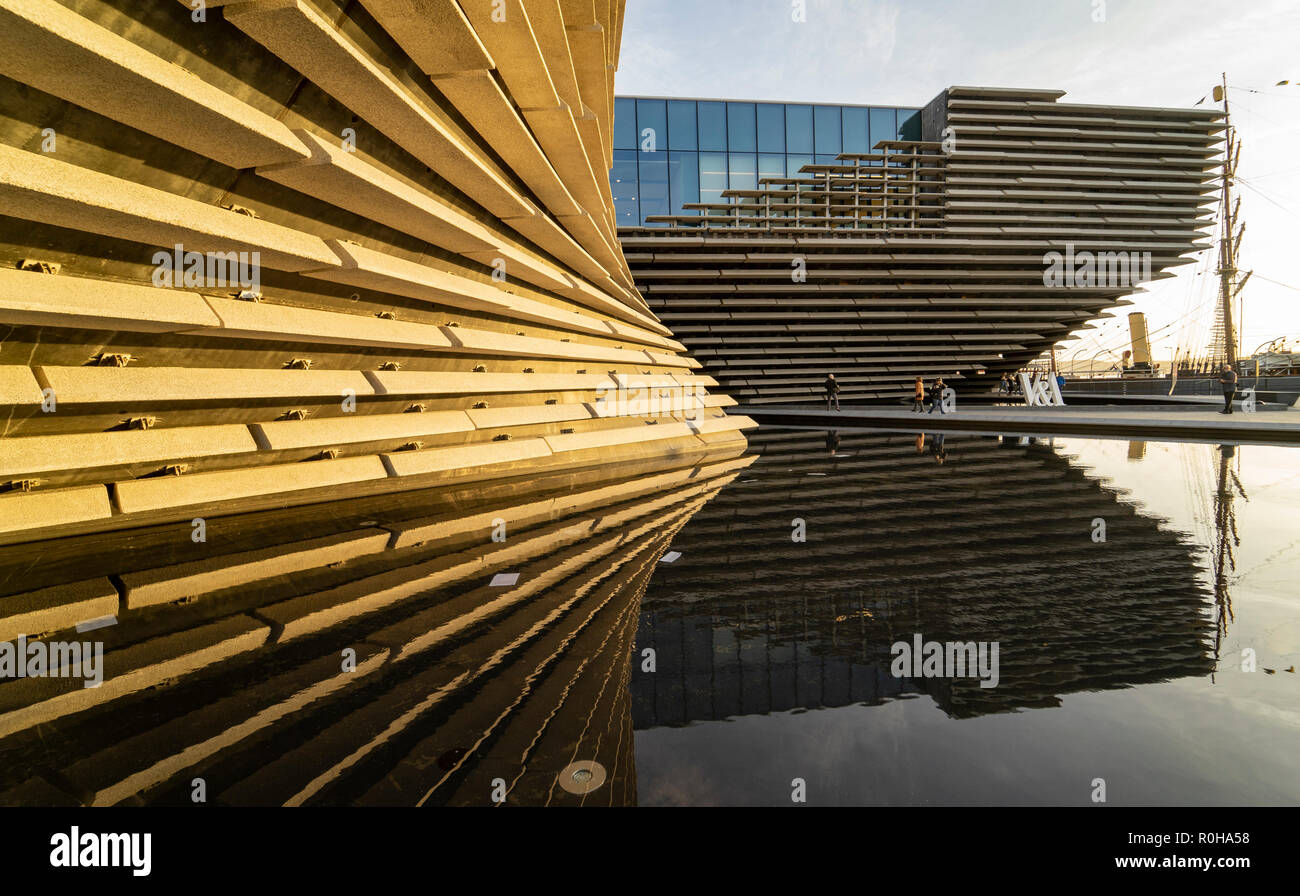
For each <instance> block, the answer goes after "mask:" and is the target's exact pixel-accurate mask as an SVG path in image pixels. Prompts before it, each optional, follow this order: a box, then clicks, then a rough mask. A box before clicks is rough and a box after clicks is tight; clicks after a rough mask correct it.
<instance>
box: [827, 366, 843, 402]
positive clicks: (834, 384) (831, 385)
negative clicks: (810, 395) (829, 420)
mask: <svg viewBox="0 0 1300 896" xmlns="http://www.w3.org/2000/svg"><path fill="white" fill-rule="evenodd" d="M832 401H833V402H835V410H837V411H838V410H839V409H840V383H839V380H837V379H835V374H833V373H828V374H826V410H828V411H829V410H830V409H831V402H832Z"/></svg>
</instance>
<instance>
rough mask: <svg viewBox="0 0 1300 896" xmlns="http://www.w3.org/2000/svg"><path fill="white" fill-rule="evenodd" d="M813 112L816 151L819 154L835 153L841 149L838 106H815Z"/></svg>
mask: <svg viewBox="0 0 1300 896" xmlns="http://www.w3.org/2000/svg"><path fill="white" fill-rule="evenodd" d="M813 114H814V116H815V119H816V126H815V131H816V134H817V152H818V153H819V154H821V155H836V154H837V153H839V152H840V151H841V150H842V149H843V142H842V141H841V138H840V107H839V106H817V107H816V109H815V110H814V113H813Z"/></svg>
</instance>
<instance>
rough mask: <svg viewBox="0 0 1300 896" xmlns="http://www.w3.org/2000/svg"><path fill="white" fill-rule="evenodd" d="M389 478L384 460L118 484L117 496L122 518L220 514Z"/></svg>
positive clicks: (351, 459) (324, 462) (309, 464)
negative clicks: (247, 502)
mask: <svg viewBox="0 0 1300 896" xmlns="http://www.w3.org/2000/svg"><path fill="white" fill-rule="evenodd" d="M387 476H388V472H387V470H385V469H384V465H383V463H382V462H381V461H380V460H379V458H378V457H349V458H343V459H340V460H318V461H309V462H304V463H297V464H276V465H275V466H267V467H256V468H253V469H243V470H220V471H217V472H212V473H194V474H191V475H188V476H165V477H157V478H154V479H137V480H134V481H132V482H118V483H114V485H113V494H114V499H115V501H116V503H117V506H118V507H119V508H120V510H121V512H122V513H145V512H147V511H154V510H172V509H179V508H182V507H193V506H196V505H211V506H214V507H217V508H220V507H222V506H223V505H225V504H227V503H228V502H233V501H238V500H242V499H249V498H260V497H265V496H269V495H280V494H286V493H289V492H297V491H306V490H310V489H324V488H329V487H332V486H341V485H355V484H360V483H364V482H373V481H374V480H377V479H385V478H387Z"/></svg>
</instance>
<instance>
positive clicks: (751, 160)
mask: <svg viewBox="0 0 1300 896" xmlns="http://www.w3.org/2000/svg"><path fill="white" fill-rule="evenodd" d="M727 167H728V169H729V170H730V173H731V178H730V181H729V182H730V184H731V189H733V190H757V189H758V157H757V156H756V155H754V154H753V153H752V152H742V153H736V152H733V153H731V154H730V155H729V156H728V157H727Z"/></svg>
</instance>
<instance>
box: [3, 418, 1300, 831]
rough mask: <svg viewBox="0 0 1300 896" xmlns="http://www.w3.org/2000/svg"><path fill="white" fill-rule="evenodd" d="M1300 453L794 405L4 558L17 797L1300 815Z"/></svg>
mask: <svg viewBox="0 0 1300 896" xmlns="http://www.w3.org/2000/svg"><path fill="white" fill-rule="evenodd" d="M1297 457H1298V455H1297V454H1296V452H1295V451H1294V450H1293V449H1284V448H1271V447H1262V446H1246V447H1236V448H1233V447H1231V446H1219V445H1203V444H1162V443H1141V442H1123V441H1102V440H1088V439H1082V438H1074V437H1070V438H1058V439H1055V440H1041V439H1039V440H1031V439H1022V438H1017V437H993V436H987V435H948V436H946V437H941V436H937V435H929V434H920V435H918V434H915V433H911V434H909V433H891V432H876V431H844V432H825V431H813V430H782V429H772V428H763V429H761V430H759V431H758V432H756V433H754V434H752V435H751V437H750V442H749V447H748V449H747V450H746V449H744V448H742V447H741V446H739V445H732V446H729V447H727V448H725V449H721V448H710V447H708V446H704V447H701V448H700V449H699V450H698V451H694V452H686V453H681V454H675V455H671V456H656V455H650V454H648V455H647V456H646V457H644V458H642V459H640V460H638V461H636V462H634V463H627V464H619V465H605V466H591V467H575V468H574V469H571V470H565V471H557V472H554V473H550V474H547V475H546V476H541V477H533V478H530V479H527V480H522V479H521V480H503V481H498V482H495V483H492V484H489V485H483V484H470V483H465V484H463V485H450V486H444V487H441V488H438V489H429V490H424V491H418V492H410V493H405V494H401V495H396V496H394V495H386V496H378V497H372V498H366V499H357V500H349V501H335V502H325V503H321V504H318V505H314V506H311V507H307V508H296V509H291V510H271V511H264V512H260V513H251V514H241V515H231V516H227V517H221V516H218V515H214V516H213V517H212V518H210V519H208V520H206V521H205V525H204V526H203V527H202V531H200V530H199V529H198V528H196V527H194V526H191V525H183V526H176V525H164V526H156V527H152V528H148V529H138V530H132V531H127V532H121V533H108V534H97V535H87V536H82V537H72V538H64V539H58V540H52V541H46V542H38V543H28V544H9V545H5V546H0V805H118V804H125V805H156V804H163V805H232V806H237V805H428V806H462V805H507V806H509V805H574V806H576V805H644V806H659V805H710V804H727V805H731V804H770V805H791V804H792V802H797V801H804V802H806V803H808V804H814V805H827V804H845V805H912V804H935V805H949V804H961V805H1002V804H1072V805H1088V804H1092V803H1093V802H1095V801H1097V800H1098V799H1099V798H1100V797H1101V796H1103V795H1104V799H1105V801H1106V802H1107V803H1109V804H1111V805H1131V804H1138V805H1144V804H1156V805H1181V804H1196V805H1200V804H1209V805H1224V806H1231V805H1242V804H1272V803H1280V804H1294V803H1295V802H1297V801H1298V800H1300V753H1298V752H1297V750H1296V745H1297V744H1298V743H1300V688H1297V675H1296V671H1295V667H1296V665H1297V661H1298V660H1300V622H1297V620H1298V619H1300V612H1298V611H1300V598H1298V597H1297V588H1296V585H1295V583H1296V582H1297V581H1300V550H1298V548H1297V546H1298V545H1300V515H1298V514H1297V513H1296V507H1297V506H1300V464H1297V463H1296V460H1297Z"/></svg>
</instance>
